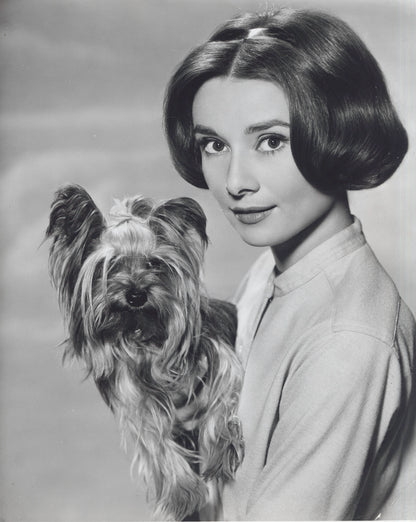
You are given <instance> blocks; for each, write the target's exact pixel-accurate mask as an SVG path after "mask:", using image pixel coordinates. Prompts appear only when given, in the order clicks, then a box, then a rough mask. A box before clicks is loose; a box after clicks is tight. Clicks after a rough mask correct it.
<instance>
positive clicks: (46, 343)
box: [0, 0, 416, 522]
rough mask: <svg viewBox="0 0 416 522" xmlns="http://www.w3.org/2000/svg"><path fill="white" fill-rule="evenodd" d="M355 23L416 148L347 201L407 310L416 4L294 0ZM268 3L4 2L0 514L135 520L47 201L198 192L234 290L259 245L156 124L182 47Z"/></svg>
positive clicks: (213, 283)
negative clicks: (70, 309) (72, 188)
mask: <svg viewBox="0 0 416 522" xmlns="http://www.w3.org/2000/svg"><path fill="white" fill-rule="evenodd" d="M285 4H286V5H294V6H309V7H318V8H324V9H326V10H329V11H330V12H332V13H334V14H337V15H339V16H340V17H341V18H344V19H345V20H346V21H347V22H349V23H350V24H351V25H352V26H353V27H354V28H355V29H356V30H357V31H358V33H359V34H360V35H361V37H362V38H363V39H364V40H365V42H366V43H367V44H368V46H369V47H370V49H371V50H372V51H373V53H374V54H375V56H376V58H377V59H378V61H379V63H380V64H381V66H382V68H383V70H384V72H385V75H386V77H387V81H388V85H389V87H390V91H391V94H392V97H393V100H394V101H395V104H396V106H397V109H398V111H399V114H400V115H401V117H402V119H403V121H404V123H405V125H406V127H407V129H408V132H409V137H410V140H411V149H410V152H409V153H408V155H407V158H406V159H405V161H404V163H403V164H402V166H401V167H400V169H399V171H398V172H397V174H396V175H395V176H394V177H393V178H392V179H391V180H389V181H388V182H387V183H385V184H384V185H383V186H382V187H380V188H378V189H375V190H373V191H368V192H361V193H359V194H353V195H352V197H351V201H352V208H353V211H354V212H355V213H356V214H357V215H358V216H359V217H360V218H361V220H362V222H363V225H364V230H365V232H366V234H367V237H368V239H369V242H370V244H371V245H372V246H373V249H374V250H375V252H376V253H377V255H378V256H379V258H380V259H381V261H382V263H383V264H384V265H385V267H386V268H387V270H388V271H389V272H390V274H391V275H392V277H393V279H394V280H395V281H396V283H397V286H398V287H399V290H400V291H401V293H402V295H403V296H404V298H405V300H406V301H407V302H408V304H409V305H410V307H411V308H412V310H413V312H415V311H416V291H415V290H416V276H415V266H416V264H415V261H416V247H415V245H416V230H415V218H416V205H415V201H416V183H415V180H414V175H415V149H414V147H413V142H414V138H415V116H416V111H415V98H414V85H415V73H414V65H415V42H414V27H415V21H416V13H415V5H416V4H415V2H414V1H413V0H390V1H387V0H378V1H376V0H373V1H368V0H367V1H352V0H349V1H345V2H344V1H340V0H332V1H329V0H327V1H322V0H316V1H313V2H312V1H307V0H305V1H303V2H298V1H291V0H287V1H286V2H285ZM271 6H273V2H271V1H268V2H267V3H266V2H264V1H263V2H260V1H245V0H243V1H236V0H234V1H231V0H164V1H163V0H37V1H36V2H35V1H33V0H9V1H7V0H0V22H1V27H0V197H1V205H0V208H1V213H2V215H1V223H2V225H1V242H2V243H1V263H2V264H1V271H0V275H1V325H0V326H1V330H0V334H1V358H0V364H1V369H0V458H1V461H0V520H1V521H5V520H7V521H12V520H21V521H29V520H30V521H40V520H50V521H55V522H58V521H87V520H91V521H93V520H108V521H121V520H133V519H135V520H140V519H146V518H148V517H149V512H148V511H147V509H146V507H145V501H144V494H143V489H142V488H140V487H138V486H136V485H135V484H134V482H133V481H132V480H130V477H129V459H128V457H127V456H126V455H125V454H124V453H123V451H122V450H121V449H120V446H119V436H118V432H117V427H116V425H115V422H114V420H113V418H112V415H111V413H110V412H109V411H108V410H107V409H106V407H105V405H104V403H103V402H102V401H101V399H100V397H99V396H98V393H97V392H96V390H95V388H94V386H93V384H92V383H90V382H89V381H87V382H83V381H82V378H83V373H82V371H81V369H80V368H79V367H78V366H77V365H76V364H75V365H73V366H70V367H66V368H62V366H61V360H60V358H61V354H62V348H60V347H59V346H58V345H59V343H60V341H62V340H63V338H64V330H63V326H62V321H61V317H60V315H59V313H58V309H57V304H56V297H55V294H54V292H53V291H52V289H51V288H50V284H49V280H48V275H47V247H46V246H45V245H41V242H42V239H43V233H44V230H45V227H46V224H47V218H48V209H49V204H50V202H51V198H52V194H53V192H54V191H55V189H56V188H57V187H58V186H59V185H61V184H62V183H64V182H69V181H71V182H77V183H80V184H82V185H84V186H85V187H86V188H87V189H88V190H89V191H90V192H91V194H92V195H93V196H94V198H95V199H96V201H97V203H98V204H99V205H100V206H101V208H102V209H103V210H104V211H107V210H108V209H109V208H110V206H111V204H112V198H113V197H122V196H124V195H127V194H135V193H144V194H146V195H149V196H153V197H155V198H159V197H161V198H165V197H171V196H178V195H189V196H193V197H195V198H196V199H198V201H199V202H200V203H201V204H202V205H203V207H204V209H205V211H206V213H207V215H208V220H209V229H208V231H209V234H210V237H211V246H210V249H209V252H208V255H207V263H206V280H207V285H208V288H209V290H210V292H211V293H212V294H214V295H216V296H218V297H227V296H229V295H230V294H232V292H233V291H234V289H235V287H236V285H237V284H238V281H239V280H240V278H241V276H242V275H243V273H244V272H245V270H246V269H247V267H248V266H249V265H250V263H251V262H252V260H253V259H254V258H255V257H256V256H257V255H258V254H259V250H257V249H255V248H252V247H248V246H247V245H244V244H243V243H242V242H241V241H240V240H239V239H238V237H237V236H236V235H235V234H234V233H233V231H232V230H231V229H230V227H229V225H228V224H227V223H226V221H225V219H224V217H223V216H222V214H221V212H220V211H219V210H218V209H217V206H216V204H215V203H214V202H213V200H212V199H211V198H210V195H209V194H208V193H206V192H203V191H198V190H194V189H192V188H191V187H189V186H187V185H186V184H185V182H183V181H181V179H180V178H179V176H177V175H176V174H175V173H174V172H173V169H172V167H171V165H170V160H169V156H168V151H167V146H166V143H165V141H164V137H163V132H162V128H161V105H162V99H163V92H164V88H165V84H166V82H167V80H168V78H169V76H170V74H171V73H172V71H173V69H174V67H175V66H176V64H177V63H178V62H179V60H180V59H181V58H182V57H183V56H184V54H185V53H186V52H187V51H188V50H189V49H190V48H191V47H193V46H194V45H196V44H197V43H199V42H201V41H202V40H204V39H205V37H207V36H208V35H209V34H210V33H211V32H212V30H213V29H214V27H215V26H217V25H218V24H219V23H221V22H222V21H223V20H224V19H226V18H228V17H229V16H231V15H233V14H235V13H236V12H238V11H244V10H246V9H256V10H258V9H264V8H265V7H271Z"/></svg>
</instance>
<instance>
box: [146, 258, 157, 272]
mask: <svg viewBox="0 0 416 522" xmlns="http://www.w3.org/2000/svg"><path fill="white" fill-rule="evenodd" d="M145 267H146V269H147V270H151V269H152V268H153V269H155V268H160V261H159V260H158V259H146V262H145Z"/></svg>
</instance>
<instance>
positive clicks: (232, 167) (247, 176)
mask: <svg viewBox="0 0 416 522" xmlns="http://www.w3.org/2000/svg"><path fill="white" fill-rule="evenodd" d="M226 188H227V192H228V194H229V195H230V196H232V197H234V198H239V197H242V196H243V195H244V194H246V193H249V192H256V191H257V190H258V189H259V184H258V181H257V179H256V176H255V174H254V170H253V169H252V168H251V166H250V162H249V161H248V158H247V157H245V156H244V154H235V153H234V154H232V155H231V158H230V163H229V165H228V172H227V180H226Z"/></svg>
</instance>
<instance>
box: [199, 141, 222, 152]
mask: <svg viewBox="0 0 416 522" xmlns="http://www.w3.org/2000/svg"><path fill="white" fill-rule="evenodd" d="M201 147H202V150H203V151H204V152H206V153H207V154H221V152H224V151H225V150H226V149H227V146H226V145H225V143H223V142H222V141H220V140H206V141H205V142H202V143H201Z"/></svg>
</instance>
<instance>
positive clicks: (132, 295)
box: [126, 288, 147, 308]
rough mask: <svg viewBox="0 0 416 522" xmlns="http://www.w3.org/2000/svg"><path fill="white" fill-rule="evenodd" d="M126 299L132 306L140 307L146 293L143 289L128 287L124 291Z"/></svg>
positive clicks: (145, 298)
mask: <svg viewBox="0 0 416 522" xmlns="http://www.w3.org/2000/svg"><path fill="white" fill-rule="evenodd" d="M126 301H127V302H128V304H129V305H130V306H132V307H133V308H141V307H142V306H143V305H144V304H145V303H146V301H147V294H146V292H145V291H143V290H137V289H135V288H130V289H129V290H127V292H126Z"/></svg>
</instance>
